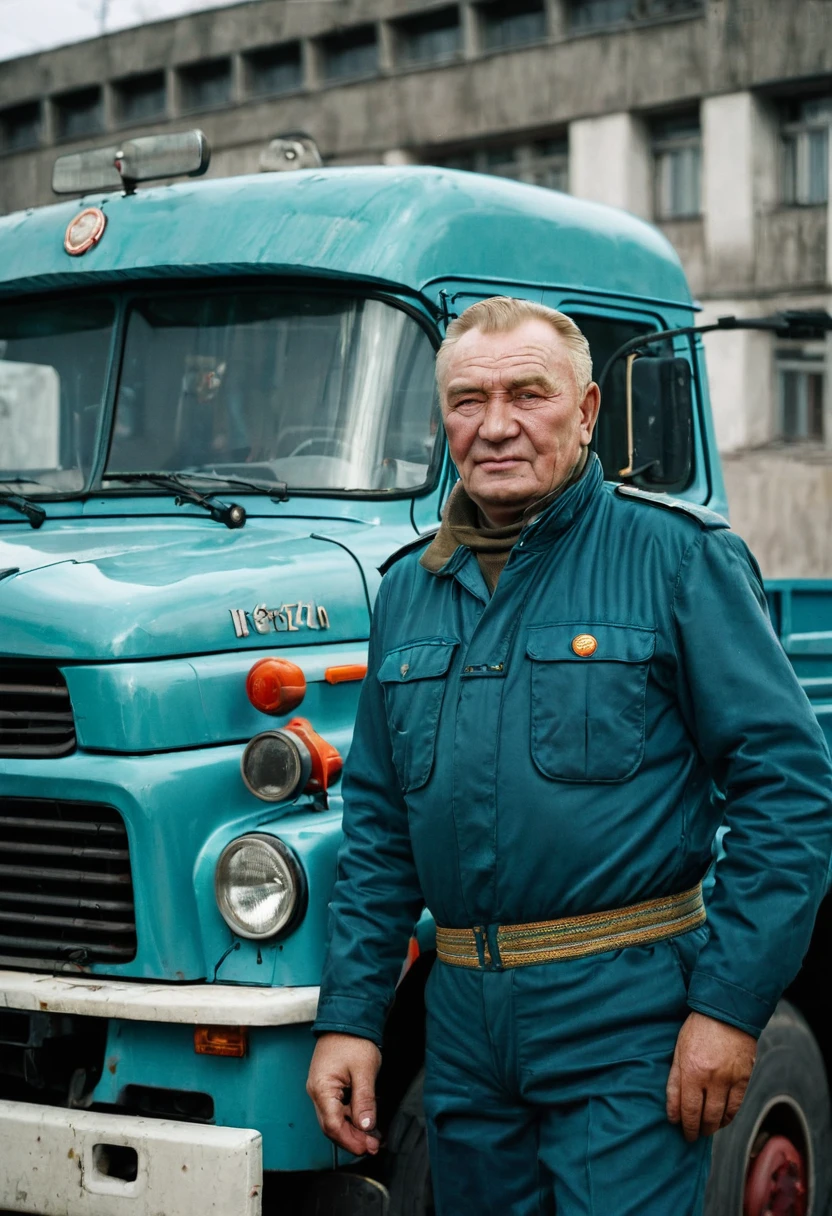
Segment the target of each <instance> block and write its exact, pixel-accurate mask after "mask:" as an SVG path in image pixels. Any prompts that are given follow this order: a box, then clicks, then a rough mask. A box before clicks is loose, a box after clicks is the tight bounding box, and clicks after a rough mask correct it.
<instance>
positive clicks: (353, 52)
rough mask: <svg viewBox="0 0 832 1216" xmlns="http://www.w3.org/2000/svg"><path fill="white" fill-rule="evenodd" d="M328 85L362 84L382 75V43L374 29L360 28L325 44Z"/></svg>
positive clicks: (324, 41) (365, 26) (324, 71)
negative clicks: (379, 42) (380, 44)
mask: <svg viewBox="0 0 832 1216" xmlns="http://www.w3.org/2000/svg"><path fill="white" fill-rule="evenodd" d="M321 50H322V52H323V76H324V80H326V81H331V80H332V81H334V80H360V79H361V78H362V77H367V76H375V75H377V73H378V39H377V37H376V27H375V26H374V25H360V26H357V27H356V28H355V29H351V30H344V31H343V32H342V33H340V34H332V35H331V36H330V37H329V38H323V39H322V40H321Z"/></svg>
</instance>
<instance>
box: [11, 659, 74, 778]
mask: <svg viewBox="0 0 832 1216" xmlns="http://www.w3.org/2000/svg"><path fill="white" fill-rule="evenodd" d="M74 748H75V719H74V717H73V714H72V706H71V704H70V701H69V690H68V689H67V686H66V681H65V680H64V678H63V676H62V675H61V673H60V672H59V671H58V669H57V667H43V666H39V665H37V664H19V663H4V662H3V661H2V660H0V756H15V757H19V758H25V757H53V756H66V755H67V754H68V753H69V752H71V751H73V749H74Z"/></svg>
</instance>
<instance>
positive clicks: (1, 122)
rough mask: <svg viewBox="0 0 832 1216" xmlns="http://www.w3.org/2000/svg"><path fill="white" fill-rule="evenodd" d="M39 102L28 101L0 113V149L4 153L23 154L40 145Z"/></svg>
mask: <svg viewBox="0 0 832 1216" xmlns="http://www.w3.org/2000/svg"><path fill="white" fill-rule="evenodd" d="M40 133H41V117H40V102H39V101H30V102H27V103H26V104H25V105H22V106H12V107H11V108H10V109H8V110H3V111H2V113H0V148H2V150H3V151H4V152H23V151H25V149H27V148H36V147H37V146H38V144H39V143H40Z"/></svg>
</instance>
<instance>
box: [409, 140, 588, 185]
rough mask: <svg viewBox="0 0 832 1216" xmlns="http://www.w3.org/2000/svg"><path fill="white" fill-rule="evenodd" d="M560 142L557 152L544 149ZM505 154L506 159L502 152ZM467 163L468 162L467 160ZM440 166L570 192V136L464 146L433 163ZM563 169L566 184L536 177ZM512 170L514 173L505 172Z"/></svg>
mask: <svg viewBox="0 0 832 1216" xmlns="http://www.w3.org/2000/svg"><path fill="white" fill-rule="evenodd" d="M552 144H556V145H560V147H559V148H558V150H557V151H551V150H549V151H543V146H544V145H552ZM501 153H504V154H505V155H504V156H503V158H502V159H499V157H500V154H501ZM466 162H467V163H466ZM430 163H432V164H436V165H437V167H439V168H446V169H464V170H465V171H467V172H470V173H482V174H485V175H486V176H488V177H502V178H504V179H506V180H507V181H515V182H525V183H526V184H527V185H534V186H538V187H539V188H540V189H541V190H559V191H561V192H562V193H567V192H568V188H569V138H568V135H567V134H566V133H563V134H555V135H549V136H545V137H542V138H538V139H524V140H518V141H517V142H516V143H506V142H504V141H497V142H496V143H489V142H484V143H481V144H477V145H473V146H469V147H468V148H462V149H460V150H459V152H458V153H456V155H451V156H447V157H444V158H442V157H439V158H437V159H436V160H435V161H432V162H430ZM558 168H559V169H560V170H561V171H562V172H563V177H564V182H563V185H562V186H561V185H557V186H550V185H548V184H546V183H543V182H540V181H537V180H535V178H536V176H537V175H538V174H540V173H545V172H546V171H547V170H551V169H555V170H557V169H558ZM504 169H512V170H513V172H505V171H503V170H504Z"/></svg>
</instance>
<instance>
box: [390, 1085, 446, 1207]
mask: <svg viewBox="0 0 832 1216" xmlns="http://www.w3.org/2000/svg"><path fill="white" fill-rule="evenodd" d="M424 1086H425V1073H424V1069H423V1070H422V1071H421V1072H419V1073H417V1075H416V1077H415V1078H414V1080H413V1082H412V1083H411V1086H410V1088H409V1089H408V1091H407V1093H406V1094H405V1095H404V1097H403V1098H402V1101H401V1105H400V1106H399V1109H398V1110H397V1111H396V1113H395V1115H394V1116H393V1121H392V1123H391V1124H390V1131H389V1134H388V1136H387V1153H388V1159H389V1172H388V1175H387V1187H388V1190H389V1191H390V1216H434V1207H433V1187H432V1186H431V1181H430V1162H429V1161H428V1135H427V1126H426V1123H425V1112H424V1107H423V1101H422V1099H423V1091H424Z"/></svg>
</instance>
